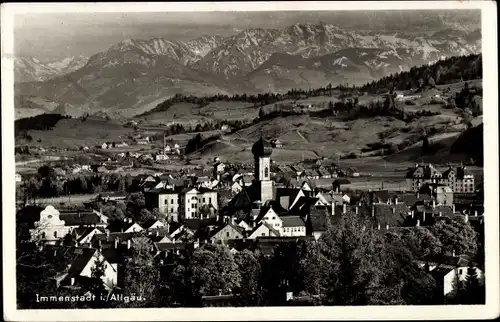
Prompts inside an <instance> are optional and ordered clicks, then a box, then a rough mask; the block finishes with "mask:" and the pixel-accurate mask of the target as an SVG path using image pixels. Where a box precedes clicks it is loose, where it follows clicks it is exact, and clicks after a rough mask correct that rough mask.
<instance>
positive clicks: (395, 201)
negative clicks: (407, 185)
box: [394, 197, 399, 205]
mask: <svg viewBox="0 0 500 322" xmlns="http://www.w3.org/2000/svg"><path fill="white" fill-rule="evenodd" d="M398 202H399V200H398V197H396V198H394V204H395V205H397V204H398Z"/></svg>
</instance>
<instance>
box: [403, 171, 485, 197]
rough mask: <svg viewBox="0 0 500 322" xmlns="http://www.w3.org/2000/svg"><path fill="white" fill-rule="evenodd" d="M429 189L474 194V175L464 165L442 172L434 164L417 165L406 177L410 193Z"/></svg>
mask: <svg viewBox="0 0 500 322" xmlns="http://www.w3.org/2000/svg"><path fill="white" fill-rule="evenodd" d="M424 187H428V188H430V189H432V190H435V189H446V190H448V191H450V190H451V191H452V192H455V193H474V192H475V191H476V187H475V184H474V175H473V174H472V172H470V171H469V170H468V169H467V167H466V166H464V165H463V164H462V165H461V166H460V167H453V166H451V165H450V166H449V167H448V168H447V169H443V170H442V171H440V170H438V169H436V167H434V166H433V165H432V164H427V165H423V164H416V165H415V168H413V169H411V170H410V171H409V172H408V173H407V175H406V188H407V190H408V191H415V192H416V191H420V190H421V189H422V188H424Z"/></svg>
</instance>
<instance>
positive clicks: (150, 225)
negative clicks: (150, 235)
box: [142, 219, 167, 230]
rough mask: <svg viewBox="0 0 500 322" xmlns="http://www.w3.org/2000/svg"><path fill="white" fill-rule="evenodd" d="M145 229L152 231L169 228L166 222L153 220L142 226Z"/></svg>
mask: <svg viewBox="0 0 500 322" xmlns="http://www.w3.org/2000/svg"><path fill="white" fill-rule="evenodd" d="M142 226H143V227H144V229H146V230H151V229H158V228H163V227H165V226H167V224H166V223H165V222H164V221H161V220H158V219H151V220H148V221H146V222H145V223H143V225H142Z"/></svg>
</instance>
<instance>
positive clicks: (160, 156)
mask: <svg viewBox="0 0 500 322" xmlns="http://www.w3.org/2000/svg"><path fill="white" fill-rule="evenodd" d="M168 159H169V157H168V155H166V154H157V155H156V156H155V160H156V161H166V160H168Z"/></svg>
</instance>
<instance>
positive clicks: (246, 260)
mask: <svg viewBox="0 0 500 322" xmlns="http://www.w3.org/2000/svg"><path fill="white" fill-rule="evenodd" d="M234 261H235V263H236V265H237V267H238V271H239V273H240V276H241V285H240V286H239V287H238V288H236V291H237V293H238V294H239V298H238V304H239V305H241V306H254V305H258V303H259V296H258V294H257V293H258V286H259V277H260V273H261V267H260V263H259V261H258V259H257V258H256V257H255V255H254V253H252V252H251V251H249V250H247V249H245V250H243V251H241V252H238V253H236V255H235V256H234Z"/></svg>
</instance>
